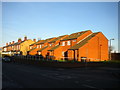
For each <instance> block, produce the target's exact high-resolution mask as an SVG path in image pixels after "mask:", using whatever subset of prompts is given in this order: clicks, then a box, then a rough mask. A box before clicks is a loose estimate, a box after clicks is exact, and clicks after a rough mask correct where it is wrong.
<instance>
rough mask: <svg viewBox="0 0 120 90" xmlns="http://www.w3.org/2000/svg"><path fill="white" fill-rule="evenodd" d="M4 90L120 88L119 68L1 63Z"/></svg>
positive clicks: (99, 89) (102, 89)
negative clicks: (13, 89)
mask: <svg viewBox="0 0 120 90" xmlns="http://www.w3.org/2000/svg"><path fill="white" fill-rule="evenodd" d="M2 88H3V89H5V88H88V89H98V90H104V89H107V88H120V68H110V67H86V68H53V67H40V66H33V65H27V64H18V63H3V64H2Z"/></svg>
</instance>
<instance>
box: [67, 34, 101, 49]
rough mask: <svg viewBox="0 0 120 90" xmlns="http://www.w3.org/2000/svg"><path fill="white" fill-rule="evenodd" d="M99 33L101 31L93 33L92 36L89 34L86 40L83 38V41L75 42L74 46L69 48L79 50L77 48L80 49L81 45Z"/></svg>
mask: <svg viewBox="0 0 120 90" xmlns="http://www.w3.org/2000/svg"><path fill="white" fill-rule="evenodd" d="M98 33H99V32H97V33H92V34H91V35H90V36H88V37H87V38H85V39H84V40H82V41H81V42H79V43H78V44H75V45H74V46H72V47H71V48H69V50H77V49H79V48H80V47H82V46H83V45H85V44H86V43H87V42H88V41H89V40H90V39H91V38H93V37H94V36H95V35H97V34H98Z"/></svg>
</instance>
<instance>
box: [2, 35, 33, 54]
mask: <svg viewBox="0 0 120 90" xmlns="http://www.w3.org/2000/svg"><path fill="white" fill-rule="evenodd" d="M32 43H34V41H32V40H31V39H27V37H24V40H23V41H22V40H21V38H19V39H18V42H16V43H15V42H14V41H13V42H12V43H11V42H9V44H8V43H6V46H4V47H3V48H2V54H3V55H10V56H11V55H14V54H22V55H27V51H29V45H30V44H32Z"/></svg>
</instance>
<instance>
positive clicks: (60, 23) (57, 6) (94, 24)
mask: <svg viewBox="0 0 120 90" xmlns="http://www.w3.org/2000/svg"><path fill="white" fill-rule="evenodd" d="M83 30H92V31H93V32H98V31H101V32H103V34H104V35H105V36H106V37H107V38H108V39H110V38H114V39H115V40H114V41H112V45H113V46H114V50H118V3H117V2H16V3H13V2H3V3H2V31H3V32H2V35H3V45H5V43H6V42H10V41H13V40H14V41H17V39H18V38H22V39H23V37H24V36H25V35H26V36H27V37H28V38H29V39H34V38H36V39H37V38H41V39H46V38H51V37H57V36H60V35H65V34H71V33H75V32H80V31H83Z"/></svg>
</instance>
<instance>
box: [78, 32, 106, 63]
mask: <svg viewBox="0 0 120 90" xmlns="http://www.w3.org/2000/svg"><path fill="white" fill-rule="evenodd" d="M81 57H87V58H88V60H90V61H104V60H108V40H107V38H106V37H105V36H104V35H103V34H102V33H99V34H97V35H96V36H95V37H93V38H92V39H91V40H89V41H88V43H86V44H85V45H84V46H82V47H81V48H79V59H78V60H79V61H81Z"/></svg>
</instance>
